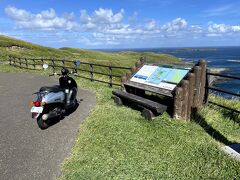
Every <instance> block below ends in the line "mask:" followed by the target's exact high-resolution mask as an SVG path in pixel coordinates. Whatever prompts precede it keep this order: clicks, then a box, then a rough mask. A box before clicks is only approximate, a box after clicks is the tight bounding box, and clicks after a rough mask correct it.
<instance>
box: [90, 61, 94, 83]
mask: <svg viewBox="0 0 240 180" xmlns="http://www.w3.org/2000/svg"><path fill="white" fill-rule="evenodd" d="M90 78H91V81H94V79H93V65H92V64H90Z"/></svg>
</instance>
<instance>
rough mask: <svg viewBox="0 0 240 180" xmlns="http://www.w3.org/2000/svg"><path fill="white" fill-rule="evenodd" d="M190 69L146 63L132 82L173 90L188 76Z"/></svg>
mask: <svg viewBox="0 0 240 180" xmlns="http://www.w3.org/2000/svg"><path fill="white" fill-rule="evenodd" d="M188 72H189V70H188V69H174V68H164V67H159V66H153V65H144V66H143V67H142V68H141V69H140V70H139V71H138V72H137V73H136V74H135V75H134V76H133V77H132V78H131V79H130V81H132V82H137V83H142V84H146V85H149V86H155V87H159V88H162V89H167V90H173V89H174V88H175V87H176V85H177V84H178V83H179V82H180V81H181V80H182V79H183V78H184V77H185V76H186V74H187V73H188Z"/></svg>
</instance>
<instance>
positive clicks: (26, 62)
mask: <svg viewBox="0 0 240 180" xmlns="http://www.w3.org/2000/svg"><path fill="white" fill-rule="evenodd" d="M25 64H26V68H28V61H27V58H25Z"/></svg>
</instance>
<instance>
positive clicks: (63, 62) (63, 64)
mask: <svg viewBox="0 0 240 180" xmlns="http://www.w3.org/2000/svg"><path fill="white" fill-rule="evenodd" d="M62 66H63V67H65V61H64V59H63V60H62Z"/></svg>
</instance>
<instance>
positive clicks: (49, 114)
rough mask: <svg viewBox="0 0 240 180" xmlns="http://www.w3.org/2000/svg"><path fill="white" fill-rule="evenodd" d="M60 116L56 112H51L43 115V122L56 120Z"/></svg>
mask: <svg viewBox="0 0 240 180" xmlns="http://www.w3.org/2000/svg"><path fill="white" fill-rule="evenodd" d="M57 116H60V114H58V113H56V112H49V113H48V114H43V115H42V120H44V121H46V120H48V119H51V118H54V117H57Z"/></svg>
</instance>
